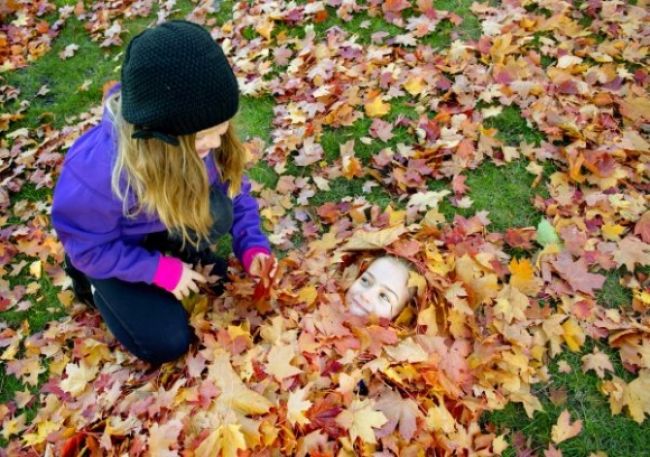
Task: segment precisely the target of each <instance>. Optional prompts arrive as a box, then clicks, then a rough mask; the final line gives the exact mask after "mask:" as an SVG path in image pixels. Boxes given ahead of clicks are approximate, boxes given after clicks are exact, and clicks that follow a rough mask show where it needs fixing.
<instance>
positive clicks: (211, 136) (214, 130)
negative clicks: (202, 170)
mask: <svg viewBox="0 0 650 457" xmlns="http://www.w3.org/2000/svg"><path fill="white" fill-rule="evenodd" d="M229 125H230V121H226V122H222V123H221V124H219V125H215V126H214V127H210V128H209V129H205V130H201V131H200V132H197V133H196V140H195V141H194V144H195V147H196V152H198V153H199V157H201V158H204V157H205V156H206V155H208V153H209V152H210V150H211V149H216V148H218V147H219V146H221V137H222V136H223V135H224V134H225V133H226V131H227V130H228V126H229Z"/></svg>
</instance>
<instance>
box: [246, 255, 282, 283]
mask: <svg viewBox="0 0 650 457" xmlns="http://www.w3.org/2000/svg"><path fill="white" fill-rule="evenodd" d="M277 269H278V261H277V260H275V257H273V256H271V255H269V254H264V253H262V252H260V253H259V254H255V257H253V261H252V262H251V266H250V268H249V269H248V273H249V274H250V275H251V276H255V277H256V278H260V277H267V278H272V277H273V276H275V272H276V270H277Z"/></svg>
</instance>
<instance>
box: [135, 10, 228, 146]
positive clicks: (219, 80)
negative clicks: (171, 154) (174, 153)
mask: <svg viewBox="0 0 650 457" xmlns="http://www.w3.org/2000/svg"><path fill="white" fill-rule="evenodd" d="M238 107H239V88H238V86H237V79H236V78H235V75H234V73H233V71H232V68H231V67H230V65H229V63H228V60H227V59H226V56H225V55H224V53H223V51H222V49H221V47H220V46H219V45H218V44H217V43H216V42H215V41H214V40H213V39H212V37H211V36H210V33H209V32H208V31H207V30H206V29H204V28H203V27H201V26H200V25H198V24H194V23H192V22H188V21H183V20H174V21H169V22H165V23H163V24H160V25H158V26H156V27H154V28H152V29H147V30H145V31H144V32H142V33H140V34H139V35H137V36H135V37H134V38H133V39H132V40H131V41H130V42H129V45H128V47H127V48H126V54H125V56H124V62H123V64H122V115H123V116H124V119H126V120H127V121H128V122H130V123H131V124H134V125H135V129H136V131H135V133H134V134H133V138H142V139H146V138H158V139H160V140H162V141H165V142H167V143H169V144H172V145H175V146H177V145H178V144H179V141H178V138H177V136H178V135H186V134H188V133H195V132H198V131H200V130H205V129H207V128H210V127H213V126H215V125H218V124H220V123H222V122H224V121H227V120H228V119H230V118H232V117H233V116H234V115H235V114H236V113H237V109H238Z"/></svg>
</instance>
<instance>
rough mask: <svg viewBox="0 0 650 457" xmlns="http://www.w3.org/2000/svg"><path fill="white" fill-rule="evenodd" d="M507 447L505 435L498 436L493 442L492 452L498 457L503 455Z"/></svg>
mask: <svg viewBox="0 0 650 457" xmlns="http://www.w3.org/2000/svg"><path fill="white" fill-rule="evenodd" d="M507 447H508V442H507V441H506V435H505V433H504V434H503V435H499V436H497V437H496V438H494V439H493V440H492V451H493V452H494V453H495V454H497V455H501V454H502V453H503V451H505V450H506V449H507Z"/></svg>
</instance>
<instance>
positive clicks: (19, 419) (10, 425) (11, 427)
mask: <svg viewBox="0 0 650 457" xmlns="http://www.w3.org/2000/svg"><path fill="white" fill-rule="evenodd" d="M26 418H27V416H26V415H25V413H22V414H20V415H18V416H16V417H14V418H13V419H5V421H4V422H3V424H2V436H3V437H4V439H8V438H9V437H10V436H11V435H17V434H18V433H20V432H22V431H23V430H25V420H26Z"/></svg>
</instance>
